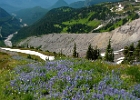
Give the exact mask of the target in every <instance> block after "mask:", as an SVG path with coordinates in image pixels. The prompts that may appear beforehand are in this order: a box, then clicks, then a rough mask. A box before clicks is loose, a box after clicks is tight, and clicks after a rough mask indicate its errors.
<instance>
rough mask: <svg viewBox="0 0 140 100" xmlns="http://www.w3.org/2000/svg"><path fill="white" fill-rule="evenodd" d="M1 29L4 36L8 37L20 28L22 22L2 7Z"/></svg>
mask: <svg viewBox="0 0 140 100" xmlns="http://www.w3.org/2000/svg"><path fill="white" fill-rule="evenodd" d="M1 28H2V29H1ZM0 29H1V35H2V37H7V36H8V35H10V34H12V33H14V32H16V31H17V30H19V29H20V22H19V21H18V20H17V19H16V18H14V17H12V16H11V15H10V14H8V13H7V12H6V11H5V10H4V9H2V8H0Z"/></svg>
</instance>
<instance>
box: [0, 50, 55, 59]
mask: <svg viewBox="0 0 140 100" xmlns="http://www.w3.org/2000/svg"><path fill="white" fill-rule="evenodd" d="M1 49H3V50H8V51H13V52H19V53H24V54H30V55H35V56H38V57H40V58H41V59H43V60H45V61H46V60H54V59H55V57H54V56H47V55H44V54H41V53H39V52H36V51H31V50H20V49H11V48H1Z"/></svg>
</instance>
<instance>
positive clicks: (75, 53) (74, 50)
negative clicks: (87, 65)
mask: <svg viewBox="0 0 140 100" xmlns="http://www.w3.org/2000/svg"><path fill="white" fill-rule="evenodd" d="M78 56H79V54H78V53H77V51H76V43H74V47H73V57H74V58H76V57H78Z"/></svg>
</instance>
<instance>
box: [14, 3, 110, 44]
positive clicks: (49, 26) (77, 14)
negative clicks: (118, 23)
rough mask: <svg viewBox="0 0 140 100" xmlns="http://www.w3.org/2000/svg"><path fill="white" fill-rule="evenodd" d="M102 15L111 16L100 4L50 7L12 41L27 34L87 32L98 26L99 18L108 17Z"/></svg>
mask: <svg viewBox="0 0 140 100" xmlns="http://www.w3.org/2000/svg"><path fill="white" fill-rule="evenodd" d="M99 13H101V15H100V17H99V16H97V14H99ZM102 13H103V14H102ZM94 15H95V16H94ZM103 16H108V18H109V16H112V12H111V11H110V10H109V9H108V8H107V7H105V6H101V5H96V6H92V7H89V8H81V9H73V8H70V7H61V8H56V9H52V10H50V11H49V12H48V13H47V14H46V15H45V16H44V17H43V18H42V19H41V20H39V21H38V22H36V23H35V24H33V25H32V26H28V27H25V28H22V29H21V30H20V31H19V33H18V34H17V35H15V36H14V38H13V39H12V41H13V42H17V41H19V40H21V39H23V38H26V37H28V36H32V35H36V36H39V35H42V34H49V33H61V32H67V33H88V32H91V30H93V29H94V28H96V27H98V25H99V24H100V23H101V20H104V19H108V18H106V17H103ZM102 18H104V19H102Z"/></svg>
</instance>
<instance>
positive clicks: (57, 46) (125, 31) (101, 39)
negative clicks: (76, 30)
mask: <svg viewBox="0 0 140 100" xmlns="http://www.w3.org/2000/svg"><path fill="white" fill-rule="evenodd" d="M109 39H111V45H112V47H113V49H114V50H120V49H122V48H124V46H127V45H130V44H131V43H137V42H138V41H139V40H140V18H139V19H136V20H134V21H132V22H130V23H127V24H125V25H123V26H121V27H119V28H117V29H115V30H113V31H111V32H105V33H94V34H93V33H90V34H48V35H43V36H40V37H36V36H33V37H28V38H27V39H25V40H24V41H22V42H20V43H19V45H20V46H25V47H26V46H28V47H35V48H37V47H41V49H42V50H44V51H46V50H48V51H50V52H57V53H60V52H62V53H63V54H65V55H69V56H72V53H73V46H74V43H76V45H77V52H78V53H79V57H85V55H86V51H87V49H88V45H89V44H91V45H92V46H93V47H96V46H98V48H100V49H101V50H102V51H104V50H105V49H106V46H107V45H108V40H109Z"/></svg>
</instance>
